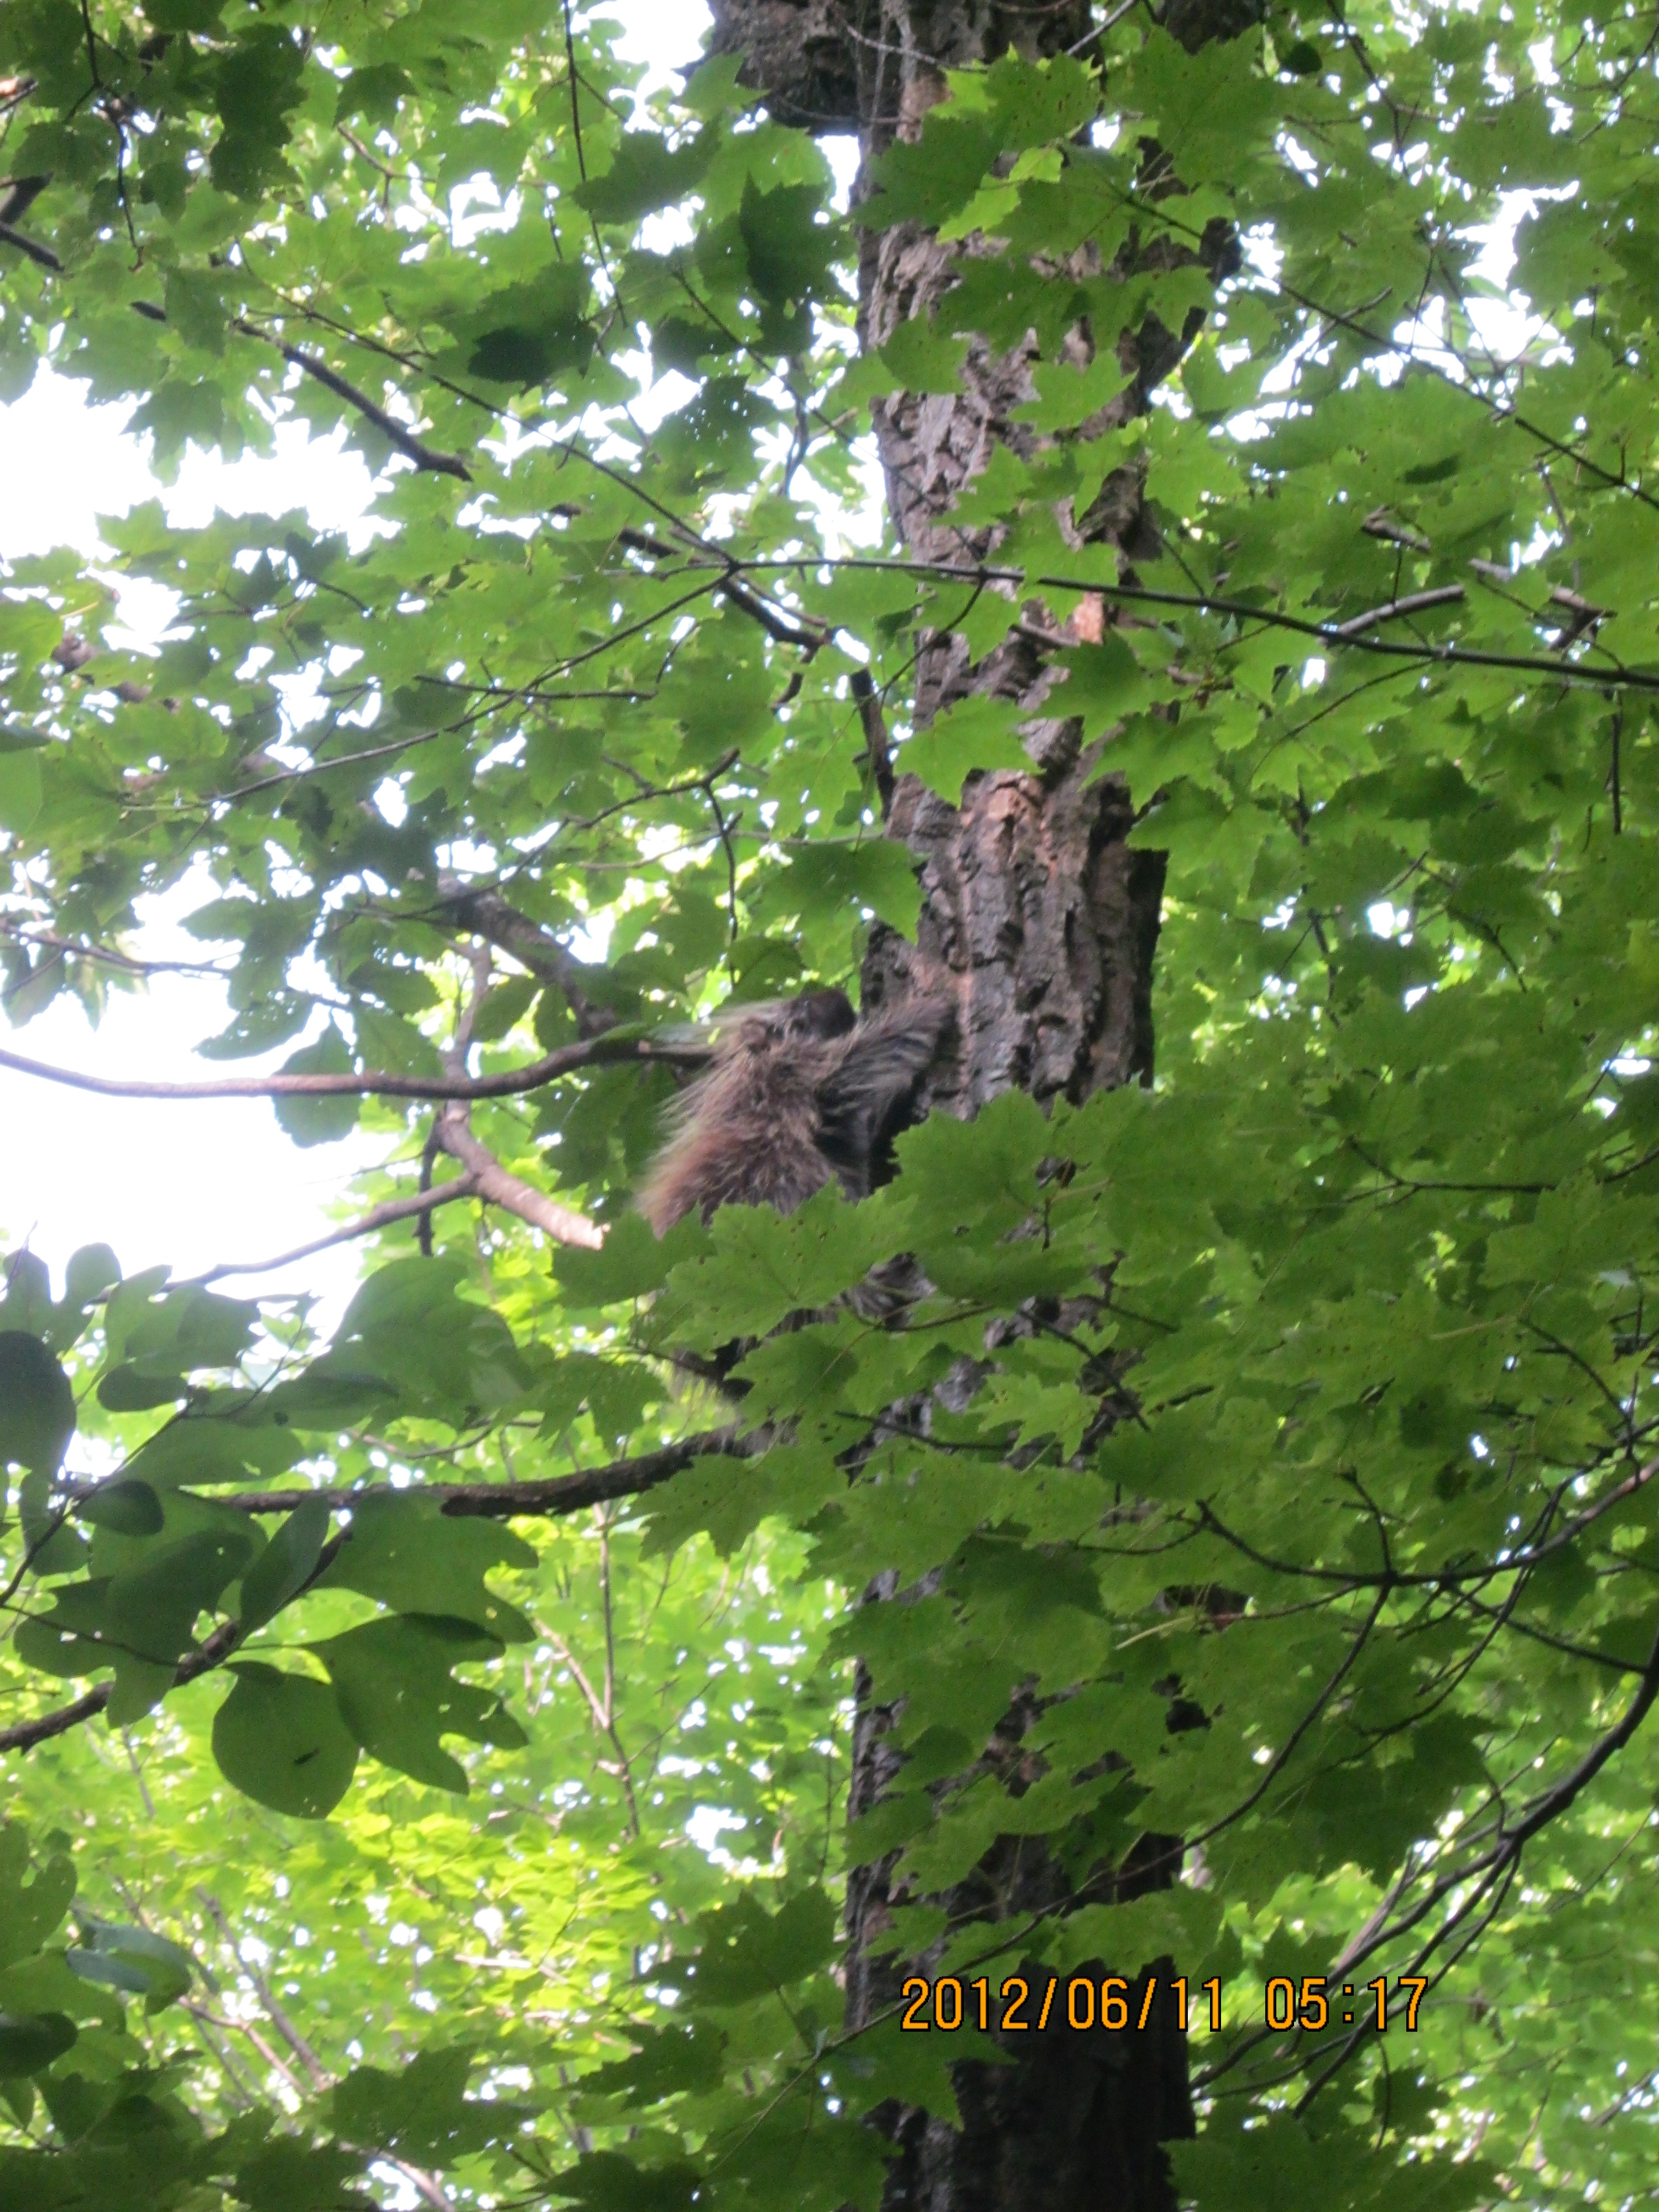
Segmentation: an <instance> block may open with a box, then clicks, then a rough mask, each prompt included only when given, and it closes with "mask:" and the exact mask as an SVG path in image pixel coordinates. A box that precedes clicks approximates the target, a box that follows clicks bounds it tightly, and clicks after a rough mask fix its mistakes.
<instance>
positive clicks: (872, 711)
mask: <svg viewBox="0 0 1659 2212" xmlns="http://www.w3.org/2000/svg"><path fill="white" fill-rule="evenodd" d="M852 690H853V697H854V701H855V702H857V706H858V710H859V720H860V722H861V723H862V724H863V726H864V742H865V744H866V748H867V750H868V758H869V762H870V773H871V775H872V776H873V777H874V779H875V785H876V792H877V794H878V797H879V799H880V800H881V817H882V820H883V821H885V820H886V819H887V817H888V816H889V815H890V813H891V812H892V811H893V756H892V754H891V752H890V750H889V749H888V744H887V718H886V716H885V715H884V714H883V713H882V711H881V694H880V693H879V692H878V690H877V689H876V686H875V683H874V680H873V678H872V677H871V674H870V671H868V669H866V668H855V669H854V671H853V676H852Z"/></svg>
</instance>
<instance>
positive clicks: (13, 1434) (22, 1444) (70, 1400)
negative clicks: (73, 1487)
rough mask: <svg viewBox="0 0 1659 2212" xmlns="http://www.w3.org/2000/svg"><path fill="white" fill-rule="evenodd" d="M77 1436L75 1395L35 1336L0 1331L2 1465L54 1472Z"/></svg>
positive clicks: (62, 1371)
mask: <svg viewBox="0 0 1659 2212" xmlns="http://www.w3.org/2000/svg"><path fill="white" fill-rule="evenodd" d="M74 1434H75V1393H74V1391H73V1390H72V1389H70V1381H69V1377H68V1376H66V1375H65V1374H64V1370H63V1369H62V1368H61V1367H60V1366H59V1365H58V1362H57V1361H56V1360H55V1359H54V1358H52V1354H51V1352H48V1351H47V1349H46V1346H45V1345H44V1344H42V1343H41V1341H40V1338H39V1337H37V1336H30V1335H27V1334H25V1333H24V1332H23V1331H22V1330H21V1329H15V1328H8V1329H0V1464H3V1463H5V1462H8V1461H9V1462H13V1463H14V1464H15V1465H18V1466H21V1467H26V1468H34V1469H35V1470H36V1471H37V1472H38V1473H40V1474H56V1473H57V1471H58V1468H59V1467H60V1466H61V1465H62V1463H63V1458H64V1452H65V1451H66V1450H67V1449H68V1448H69V1440H70V1437H72V1436H73V1435H74Z"/></svg>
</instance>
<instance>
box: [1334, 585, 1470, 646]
mask: <svg viewBox="0 0 1659 2212" xmlns="http://www.w3.org/2000/svg"><path fill="white" fill-rule="evenodd" d="M1462 598H1463V586H1462V585H1461V584H1439V585H1437V586H1436V587H1435V589H1434V590H1433V591H1431V592H1412V593H1411V594H1410V596H1409V597H1408V598H1407V599H1390V600H1389V604H1388V605H1387V606H1385V607H1372V608H1371V609H1370V611H1369V612H1368V613H1366V614H1363V615H1356V616H1355V617H1353V620H1352V622H1345V623H1338V624H1337V625H1336V627H1335V629H1334V630H1332V632H1331V633H1330V634H1331V635H1332V636H1333V637H1334V638H1351V637H1358V636H1360V635H1363V634H1364V632H1365V631H1366V630H1368V629H1376V625H1377V624H1378V623H1385V622H1394V621H1395V620H1396V619H1397V618H1398V617H1400V616H1401V615H1419V614H1421V613H1422V612H1423V611H1424V610H1425V608H1427V607H1449V606H1451V605H1454V604H1455V603H1457V602H1459V601H1461V600H1462Z"/></svg>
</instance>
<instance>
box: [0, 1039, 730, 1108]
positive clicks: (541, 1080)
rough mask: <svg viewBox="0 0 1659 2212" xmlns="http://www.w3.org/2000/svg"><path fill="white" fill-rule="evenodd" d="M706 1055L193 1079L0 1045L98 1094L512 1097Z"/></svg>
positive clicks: (641, 1049) (15, 1061)
mask: <svg viewBox="0 0 1659 2212" xmlns="http://www.w3.org/2000/svg"><path fill="white" fill-rule="evenodd" d="M707 1059H708V1052H707V1051H706V1049H704V1048H702V1047H694V1046H676V1045H660V1044H654V1043H653V1042H651V1040H650V1039H649V1038H647V1037H617V1036H608V1035H607V1036H597V1037H589V1038H586V1039H585V1040H584V1041H583V1042H581V1043H580V1044H567V1045H561V1046H560V1047H559V1048H558V1050H557V1051H556V1052H550V1053H546V1054H544V1055H543V1057H542V1058H541V1059H540V1060H530V1061H528V1062H527V1063H526V1065H525V1066H523V1067H512V1068H507V1069H505V1070H504V1071H503V1072H502V1073H501V1074H499V1075H477V1076H468V1075H456V1074H444V1075H392V1074H388V1073H384V1072H381V1071H377V1070H373V1069H365V1071H364V1072H363V1073H362V1074H361V1075H285V1074H282V1073H277V1074H274V1075H233V1076H225V1077H219V1078H216V1079H213V1080H211V1081H205V1080H204V1081H202V1082H197V1083H151V1082H149V1081H144V1080H140V1079H129V1078H126V1077H124V1076H116V1075H88V1074H85V1073H82V1071H81V1070H80V1069H79V1068H74V1067H57V1066H52V1063H51V1062H50V1061H47V1060H30V1059H29V1058H27V1056H26V1055H25V1054H22V1053H21V1052H0V1067H9V1068H10V1069H11V1070H12V1072H13V1073H15V1074H17V1075H34V1076H38V1077H39V1078H40V1080H41V1081H42V1082H43V1083H61V1084H64V1085H66V1086H67V1087H68V1088H69V1089H70V1090H71V1091H92V1092H94V1093H95V1094H96V1096H98V1097H100V1098H167V1099H186V1098H342V1097H358V1098H464V1099H471V1098H516V1097H520V1095H521V1094H522V1093H523V1092H525V1091H539V1090H540V1089H541V1088H542V1086H543V1085H544V1084H547V1083H553V1082H556V1081H557V1079H558V1078H559V1077H560V1076H562V1075H572V1074H574V1073H576V1072H577V1070H579V1069H580V1068H584V1067H609V1066H617V1065H618V1064H621V1063H625V1062H627V1061H629V1060H645V1061H651V1062H660V1063H662V1064H663V1065H665V1066H680V1065H687V1066H697V1067H700V1066H702V1064H703V1063H704V1061H706V1060H707Z"/></svg>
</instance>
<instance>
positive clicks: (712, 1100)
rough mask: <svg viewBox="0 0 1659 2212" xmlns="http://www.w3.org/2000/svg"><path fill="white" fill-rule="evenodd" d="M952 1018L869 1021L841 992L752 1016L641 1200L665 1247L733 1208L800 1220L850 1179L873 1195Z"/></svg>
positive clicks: (691, 1099) (727, 1040)
mask: <svg viewBox="0 0 1659 2212" xmlns="http://www.w3.org/2000/svg"><path fill="white" fill-rule="evenodd" d="M946 1018H947V1016H946V1014H945V1012H944V1010H942V1009H940V1008H937V1007H934V1006H931V1005H929V1004H927V1003H926V1002H921V1001H915V1002H910V1003H908V1004H906V1005H903V1006H899V1007H896V1008H894V1009H892V1010H891V1011H890V1012H886V1013H884V1014H883V1015H881V1016H879V1017H878V1018H876V1019H875V1020H874V1021H870V1022H858V1021H855V1018H854V1013H853V1009H852V1006H851V1003H850V1002H849V1000H848V999H847V997H846V995H845V994H843V993H842V992H840V991H809V992H805V993H803V994H802V995H801V996H800V997H799V999H793V1000H788V1001H787V1002H786V1003H785V1004H784V1005H783V1006H772V1007H763V1008H760V1009H757V1010H756V1011H755V1012H750V1013H749V1014H746V1015H745V1016H744V1018H742V1019H741V1021H739V1022H738V1024H737V1025H736V1026H735V1027H734V1029H733V1030H731V1031H730V1032H729V1033H728V1035H727V1036H725V1037H723V1038H722V1039H721V1041H720V1044H719V1046H718V1048H717V1049H716V1055H715V1059H714V1065H713V1066H711V1067H710V1068H709V1069H708V1072H707V1073H705V1074H704V1075H702V1076H701V1077H699V1078H698V1079H697V1080H696V1082H695V1083H694V1084H692V1085H690V1088H689V1089H688V1090H687V1091H686V1092H685V1093H684V1097H682V1098H681V1099H680V1101H679V1102H678V1105H677V1107H676V1109H674V1115H673V1123H674V1131H675V1133H674V1134H672V1135H671V1138H670V1139H669V1142H668V1144H667V1146H665V1149H664V1151H663V1152H662V1153H661V1154H660V1156H659V1158H658V1160H657V1162H656V1164H655V1165H654V1167H653V1169H652V1170H651V1173H650V1174H649V1176H647V1179H646V1182H645V1184H644V1186H643V1188H642V1189H641V1193H640V1195H639V1201H638V1202H639V1207H640V1211H641V1213H643V1214H644V1215H645V1217H646V1218H647V1220H648V1221H649V1222H650V1224H651V1225H652V1227H653V1229H654V1230H655V1231H656V1232H657V1234H658V1235H659V1237H660V1236H661V1235H662V1234H663V1233H664V1232H665V1231H666V1230H668V1229H670V1228H671V1227H672V1226H673V1225H674V1223H675V1222H677V1221H678V1220H680V1219H681V1218H683V1217H684V1215H686V1214H688V1213H693V1212H699V1213H701V1214H702V1218H703V1219H704V1220H705V1221H706V1220H708V1218H709V1216H710V1215H711V1214H712V1213H713V1212H714V1210H715V1208H716V1207H717V1206H724V1205H731V1204H737V1205H745V1206H759V1205H769V1206H775V1207H776V1208H777V1209H778V1211H779V1212H781V1213H789V1212H793V1210H794V1209H795V1207H797V1206H803V1205H805V1202H806V1200H808V1199H809V1198H811V1196H812V1194H813V1193H814V1192H815V1191H818V1190H821V1189H822V1188H823V1186H824V1184H825V1183H827V1182H830V1181H831V1180H832V1179H838V1180H839V1181H840V1182H841V1183H842V1188H844V1189H845V1190H846V1191H847V1193H848V1196H849V1197H852V1198H862V1197H864V1196H866V1194H868V1192H869V1191H870V1190H871V1188H872V1187H873V1184H874V1182H876V1181H877V1180H878V1178H879V1176H881V1174H882V1172H883V1170H884V1164H885V1161H886V1158H887V1155H888V1152H889V1150H890V1145H891V1141H892V1139H893V1137H894V1136H895V1135H896V1133H897V1132H898V1131H899V1130H900V1129H902V1127H905V1126H906V1124H907V1122H908V1120H909V1118H910V1110H911V1108H912V1107H913V1105H914V1103H915V1094H916V1091H917V1089H918V1087H919V1085H920V1083H921V1078H922V1077H923V1076H924V1075H925V1074H926V1073H927V1067H928V1066H929V1064H930V1063H931V1061H932V1060H933V1054H934V1053H935V1051H936V1049H937V1048H938V1045H939V1038H940V1036H941V1034H942V1032H943V1030H944V1027H945V1021H946Z"/></svg>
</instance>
